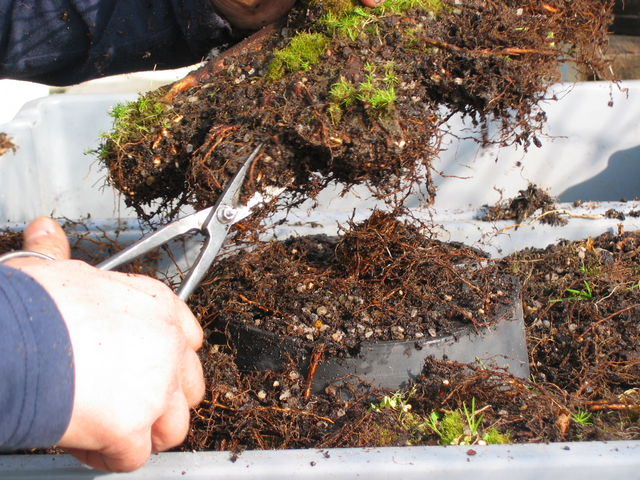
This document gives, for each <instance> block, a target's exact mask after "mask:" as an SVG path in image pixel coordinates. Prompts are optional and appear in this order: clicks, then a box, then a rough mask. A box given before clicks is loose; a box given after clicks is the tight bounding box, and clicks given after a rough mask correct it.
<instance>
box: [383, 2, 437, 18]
mask: <svg viewBox="0 0 640 480" xmlns="http://www.w3.org/2000/svg"><path fill="white" fill-rule="evenodd" d="M442 7H443V5H442V2H441V1H440V0H387V1H386V2H384V3H383V4H382V5H380V6H379V7H376V8H375V9H374V13H375V14H376V15H389V14H394V13H401V12H404V11H405V10H410V9H412V8H421V9H423V10H427V11H428V12H432V13H434V14H435V13H438V12H439V11H440V10H442Z"/></svg>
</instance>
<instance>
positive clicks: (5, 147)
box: [0, 133, 17, 156]
mask: <svg viewBox="0 0 640 480" xmlns="http://www.w3.org/2000/svg"><path fill="white" fill-rule="evenodd" d="M16 148H17V147H16V146H15V145H14V144H13V142H12V141H11V138H10V137H9V136H8V135H7V134H6V133H0V156H1V155H4V154H5V153H7V152H8V151H9V150H11V151H13V152H15V151H16Z"/></svg>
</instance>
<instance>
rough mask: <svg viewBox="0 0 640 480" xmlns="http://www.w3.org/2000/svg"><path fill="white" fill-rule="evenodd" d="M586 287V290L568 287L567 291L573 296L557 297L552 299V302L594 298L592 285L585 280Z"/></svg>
mask: <svg viewBox="0 0 640 480" xmlns="http://www.w3.org/2000/svg"><path fill="white" fill-rule="evenodd" d="M583 282H584V286H585V289H584V290H575V289H573V288H567V289H566V290H565V291H566V292H568V293H570V294H571V296H569V297H565V298H556V299H555V300H550V302H551V303H556V302H564V301H565V300H591V299H592V298H593V292H592V291H591V287H590V286H589V282H587V281H586V280H583Z"/></svg>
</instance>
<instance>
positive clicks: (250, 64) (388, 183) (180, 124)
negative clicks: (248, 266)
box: [100, 0, 613, 219]
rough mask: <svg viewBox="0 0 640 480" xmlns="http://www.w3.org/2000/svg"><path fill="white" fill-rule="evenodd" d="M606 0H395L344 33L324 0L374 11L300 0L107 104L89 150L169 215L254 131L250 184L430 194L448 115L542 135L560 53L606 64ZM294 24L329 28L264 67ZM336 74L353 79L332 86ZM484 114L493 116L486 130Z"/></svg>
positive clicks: (295, 29)
mask: <svg viewBox="0 0 640 480" xmlns="http://www.w3.org/2000/svg"><path fill="white" fill-rule="evenodd" d="M387 3H388V4H391V3H392V0H389V1H388V2H387ZM395 3H398V2H395ZM612 3H613V2H610V1H604V2H603V1H602V0H573V1H566V0H549V1H545V2H542V1H541V0H530V1H528V2H525V3H523V2H513V1H511V0H498V1H491V2H486V1H480V0H472V1H469V2H459V1H455V2H454V1H451V2H448V1H446V0H445V1H444V2H442V3H441V4H437V5H441V7H440V8H435V9H434V8H432V7H429V8H428V7H426V6H424V5H425V4H426V2H425V3H423V4H422V5H423V6H419V5H415V6H413V7H411V8H408V9H406V10H404V11H401V12H393V11H390V10H389V9H388V8H385V7H380V8H378V9H376V10H374V11H373V12H374V13H375V15H373V16H371V17H370V18H369V19H368V20H367V22H366V25H362V26H361V27H359V29H358V30H356V32H357V33H356V34H353V33H351V34H349V33H348V32H347V33H345V32H343V31H342V30H340V29H337V30H336V29H334V28H332V27H331V26H330V25H329V24H328V23H327V22H326V21H325V22H323V21H319V20H320V19H321V18H322V17H323V15H326V14H327V13H328V12H329V11H330V12H332V14H333V15H334V16H335V17H341V16H342V15H347V16H348V15H351V16H352V17H353V16H354V15H355V16H356V17H358V15H360V13H359V12H365V14H366V15H369V13H366V11H365V10H362V9H360V10H355V9H356V7H357V6H358V5H359V4H358V3H356V2H354V3H350V1H348V0H332V1H328V2H317V3H313V2H311V3H310V2H306V1H303V2H301V3H300V4H298V5H297V6H296V7H295V8H294V9H293V10H292V11H291V12H290V14H289V15H288V17H287V18H286V19H284V20H283V21H281V22H280V23H278V24H276V25H272V26H271V27H267V28H265V29H263V30H261V31H260V32H258V33H257V34H256V35H254V36H253V37H251V38H249V39H248V40H247V41H245V42H243V43H241V44H239V45H236V46H235V47H233V48H231V49H229V50H227V51H226V52H224V53H223V54H222V55H220V56H219V57H216V58H214V59H212V60H211V61H210V62H209V63H208V64H207V65H205V66H204V67H202V68H201V69H200V70H198V71H196V72H194V73H192V74H190V75H189V76H188V77H186V78H185V79H183V80H182V81H179V82H177V83H176V84H174V85H172V86H170V87H167V88H163V89H160V90H157V91H155V92H152V93H150V94H148V95H147V96H145V97H143V98H142V99H141V101H140V102H138V104H137V105H136V106H135V107H132V108H133V109H134V110H135V109H137V108H140V110H141V112H142V110H143V109H145V108H149V107H150V106H151V108H152V110H153V109H155V108H156V106H157V105H160V107H159V110H153V111H154V112H156V113H154V114H153V115H147V114H146V113H140V114H139V115H138V117H136V119H134V120H132V119H131V118H129V117H127V118H125V119H121V120H116V123H115V127H114V128H115V132H116V136H110V137H107V139H106V140H105V143H104V145H103V147H102V149H101V153H100V155H101V158H102V160H103V161H104V162H105V165H106V166H107V168H108V170H109V178H110V182H111V183H112V184H113V185H114V186H115V187H116V188H117V189H118V190H119V191H120V192H122V194H123V195H124V197H125V199H126V201H127V203H128V204H129V205H132V206H134V207H135V208H136V209H137V210H138V213H139V214H140V216H141V217H142V218H147V219H148V218H150V217H152V216H153V215H159V216H160V217H164V218H167V217H171V216H172V215H174V214H175V213H176V207H178V206H180V205H183V204H191V205H195V206H196V207H197V208H200V207H204V206H208V205H212V204H214V203H215V200H216V198H217V197H218V195H219V194H220V192H221V190H222V188H223V187H224V186H225V184H226V182H227V181H228V179H229V177H230V176H231V175H232V174H233V173H235V172H236V171H237V170H238V168H239V165H240V164H241V163H242V162H243V161H244V159H245V158H246V157H247V156H248V155H249V153H250V152H252V151H253V150H254V148H256V146H257V145H260V144H264V147H263V151H262V153H261V155H260V157H259V158H258V159H257V162H256V164H255V168H253V169H252V172H251V174H250V175H249V178H248V180H247V184H246V185H245V192H247V193H250V192H252V191H254V190H263V189H264V188H265V187H266V186H268V185H277V186H287V187H288V194H289V196H288V197H287V198H286V199H284V200H283V202H284V203H285V204H286V205H292V204H296V203H298V202H301V201H303V200H306V199H307V198H314V197H315V196H316V195H317V193H318V192H319V191H320V190H321V189H322V188H324V187H325V186H326V185H328V184H329V183H331V182H336V183H338V184H340V185H342V186H343V187H344V188H345V189H348V188H349V187H350V186H352V185H354V184H360V183H364V184H367V185H369V186H370V187H371V189H372V191H373V192H374V194H375V195H377V196H378V197H381V198H384V199H386V200H388V201H397V202H398V203H401V201H402V198H404V195H406V194H408V193H409V192H410V191H411V190H412V189H413V190H418V189H421V191H422V192H423V195H424V196H425V201H427V202H428V201H430V200H431V199H432V197H433V195H434V190H433V187H432V184H431V177H430V175H431V170H430V165H431V161H432V160H433V159H434V158H435V157H436V156H437V155H438V152H439V147H440V140H441V138H442V135H443V128H442V126H443V125H444V124H445V123H446V122H447V120H448V119H449V118H450V117H451V116H452V115H454V114H462V115H463V116H464V117H466V118H467V119H468V120H470V122H469V123H470V125H472V126H473V128H474V129H475V130H476V131H480V132H483V135H484V138H483V139H484V141H485V142H490V141H492V142H496V143H499V144H511V143H518V144H521V145H523V147H524V148H527V147H528V146H529V145H530V144H531V143H533V144H535V145H537V146H539V145H540V140H539V139H538V136H537V135H538V134H539V133H540V130H541V128H542V126H543V124H544V121H545V114H544V112H543V111H542V110H541V109H540V107H539V103H540V100H541V99H543V98H544V97H545V93H546V91H547V89H548V87H549V86H550V85H551V84H552V83H554V82H555V81H557V80H558V79H559V78H560V77H559V76H560V70H559V64H560V63H564V62H573V63H574V64H575V65H576V66H577V67H578V68H579V69H581V70H583V71H584V73H585V74H586V75H587V77H589V76H591V77H592V78H594V75H596V73H597V72H600V74H601V75H605V76H606V75H607V73H606V72H607V71H608V69H607V61H606V60H605V59H604V57H603V52H605V51H606V48H607V27H608V25H609V23H610V20H611V17H610V10H611V6H612ZM433 5H436V3H435V2H434V4H433ZM354 12H355V13H354ZM325 18H326V17H325ZM341 18H342V17H341ZM301 32H306V33H311V34H314V35H318V37H313V38H314V39H316V40H317V39H325V40H326V42H328V43H327V46H326V47H325V48H322V49H321V50H320V51H319V52H318V55H319V57H318V61H319V63H318V64H317V65H313V62H312V61H311V60H308V61H307V60H306V59H305V60H304V62H303V64H302V69H301V70H296V69H294V68H292V69H291V71H289V70H286V69H285V71H284V73H283V76H281V77H277V76H276V77H275V78H274V77H273V76H272V75H271V73H270V68H271V65H272V63H273V59H274V57H275V56H276V55H277V54H278V52H279V51H281V50H282V49H284V48H285V47H287V45H290V44H291V42H292V40H293V39H294V38H296V35H297V34H299V33H301ZM341 32H342V33H341ZM323 41H324V40H323ZM323 46H324V45H323ZM339 82H346V83H347V84H348V85H349V86H350V88H351V89H352V90H353V92H359V93H358V94H357V95H356V94H355V93H354V94H353V95H354V96H353V97H352V98H350V99H349V100H348V101H347V100H345V101H343V102H340V101H338V100H336V96H335V94H334V93H332V89H333V88H334V87H335V85H336V84H337V83H339ZM367 84H370V85H371V88H373V89H377V90H380V91H384V92H387V93H389V92H390V91H391V90H393V93H394V96H395V99H394V100H392V101H391V102H390V103H389V104H388V105H387V106H385V107H376V106H374V103H373V101H372V100H370V99H367V97H366V95H365V93H363V92H365V90H366V89H365V86H366V85H367ZM371 88H369V90H371ZM367 91H368V90H367ZM145 111H146V110H145ZM134 117H135V115H134ZM140 117H144V120H142V119H141V118H140ZM149 118H151V119H152V120H151V121H147V120H148V119H149ZM136 122H138V123H136ZM489 122H493V124H494V125H496V126H497V129H498V132H497V134H496V135H494V136H489V133H488V124H489ZM399 192H400V195H399V197H400V198H399V199H398V198H397V197H396V196H394V195H393V194H394V193H399ZM150 205H152V207H149V206H150Z"/></svg>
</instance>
